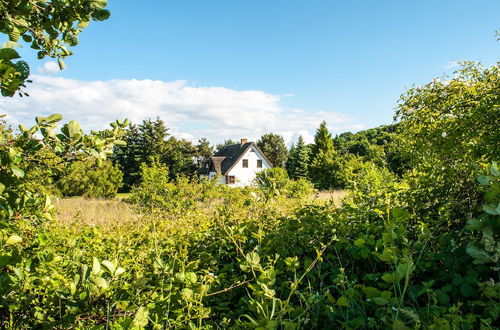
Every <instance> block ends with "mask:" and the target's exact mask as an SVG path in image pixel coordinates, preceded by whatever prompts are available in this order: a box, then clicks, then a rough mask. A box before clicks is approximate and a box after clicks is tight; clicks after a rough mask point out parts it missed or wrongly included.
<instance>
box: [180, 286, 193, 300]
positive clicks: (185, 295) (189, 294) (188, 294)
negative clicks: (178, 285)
mask: <svg viewBox="0 0 500 330" xmlns="http://www.w3.org/2000/svg"><path fill="white" fill-rule="evenodd" d="M181 297H182V299H184V300H185V301H190V300H191V299H192V298H193V290H191V289H189V288H184V289H182V290H181Z"/></svg>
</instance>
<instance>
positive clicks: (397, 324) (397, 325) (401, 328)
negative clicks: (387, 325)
mask: <svg viewBox="0 0 500 330" xmlns="http://www.w3.org/2000/svg"><path fill="white" fill-rule="evenodd" d="M407 329H410V328H408V327H407V326H406V324H404V322H403V321H401V320H394V322H392V330H407Z"/></svg>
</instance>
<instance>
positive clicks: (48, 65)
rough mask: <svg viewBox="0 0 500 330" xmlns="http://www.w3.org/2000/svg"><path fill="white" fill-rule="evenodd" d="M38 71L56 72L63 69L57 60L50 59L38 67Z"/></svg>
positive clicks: (42, 72) (43, 72)
mask: <svg viewBox="0 0 500 330" xmlns="http://www.w3.org/2000/svg"><path fill="white" fill-rule="evenodd" d="M36 71H37V72H38V73H40V74H56V73H59V71H61V70H60V69H59V65H58V64H57V63H56V62H53V61H48V62H45V63H44V64H43V65H42V66H41V67H38V68H37V70H36Z"/></svg>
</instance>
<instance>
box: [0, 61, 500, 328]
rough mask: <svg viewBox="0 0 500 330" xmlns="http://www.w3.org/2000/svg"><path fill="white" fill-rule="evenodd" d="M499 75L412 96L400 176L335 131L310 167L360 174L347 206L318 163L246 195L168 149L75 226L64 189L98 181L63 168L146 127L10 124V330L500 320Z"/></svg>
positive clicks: (1, 154) (3, 258)
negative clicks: (194, 173)
mask: <svg viewBox="0 0 500 330" xmlns="http://www.w3.org/2000/svg"><path fill="white" fill-rule="evenodd" d="M498 69H499V67H498V66H494V67H492V68H489V69H484V68H482V67H480V66H478V65H475V64H471V63H468V64H465V66H464V68H463V69H462V70H461V71H459V72H458V73H457V76H456V77H455V78H453V79H449V80H448V81H443V82H441V81H438V80H435V81H433V82H431V83H429V84H427V85H426V86H424V87H416V88H414V89H411V90H409V91H408V92H407V93H406V94H405V95H404V96H403V97H402V99H401V102H400V106H399V109H398V111H397V113H396V120H397V121H398V124H397V131H396V132H395V133H394V134H395V135H394V136H393V138H392V139H393V140H392V141H393V143H395V145H394V148H396V146H397V148H396V149H395V151H394V155H395V157H391V158H390V159H392V160H398V159H399V160H403V159H404V160H405V165H404V166H398V171H399V173H395V172H391V171H390V170H389V169H388V168H385V167H381V166H379V165H377V164H376V163H377V161H376V157H375V158H372V160H367V158H366V157H368V155H370V153H367V154H366V155H365V156H358V155H356V156H349V155H345V157H340V155H339V154H337V152H336V151H335V150H334V149H333V147H332V146H333V145H334V140H333V139H332V138H331V137H328V134H326V133H327V132H326V131H325V130H323V131H321V130H320V133H322V134H318V136H319V137H321V136H323V137H325V136H326V137H327V139H326V140H325V139H319V140H318V143H317V145H316V146H317V147H318V148H317V150H315V151H314V152H316V153H317V155H316V156H315V161H313V163H311V169H310V170H311V172H310V173H314V175H317V177H318V178H321V179H325V180H327V181H328V182H329V181H332V182H334V181H335V180H344V182H345V184H346V186H348V187H349V189H350V193H349V195H348V196H347V197H345V198H344V199H343V202H342V205H340V206H339V205H335V204H334V203H315V202H314V200H313V201H311V198H310V196H311V191H312V186H311V184H310V183H309V182H308V181H307V180H306V179H305V178H304V177H302V176H301V175H299V174H300V173H302V170H303V168H302V167H301V165H300V162H296V163H294V166H296V167H295V168H298V169H299V170H298V171H297V172H294V173H295V174H297V176H296V177H293V176H292V177H293V178H294V179H295V178H296V179H297V180H291V179H289V178H288V174H287V172H286V171H285V170H284V169H280V168H277V169H272V170H270V171H266V172H261V174H259V176H258V180H257V183H258V187H255V188H238V189H231V188H228V187H227V186H224V185H217V184H216V181H202V182H197V181H196V180H190V179H189V178H186V177H182V176H176V178H175V179H172V177H171V175H170V173H169V169H170V168H169V167H168V166H167V165H165V164H164V163H162V162H159V161H158V160H155V159H152V160H151V161H150V162H149V163H147V164H143V165H142V166H141V167H140V177H141V181H140V183H139V184H137V185H134V186H133V187H132V191H131V193H130V194H129V195H128V196H127V197H126V198H125V202H124V201H101V202H100V203H101V204H102V205H99V203H96V204H95V213H94V214H95V219H89V218H83V217H82V213H79V212H78V206H77V205H74V204H73V205H71V200H64V201H61V202H59V203H68V204H69V205H68V207H67V208H66V209H68V208H69V209H71V211H73V212H74V213H73V214H66V216H65V217H66V218H67V217H74V219H75V220H74V221H57V218H56V219H54V205H53V204H52V203H51V201H50V198H49V196H51V195H53V194H54V191H55V190H56V189H57V187H58V186H59V187H64V189H69V190H74V191H77V190H78V189H80V188H79V186H74V185H72V180H66V181H58V182H59V183H57V182H54V181H53V180H52V178H56V177H57V175H58V173H70V174H71V176H73V175H76V176H77V175H78V173H79V171H80V170H79V168H82V166H85V165H82V164H88V163H90V162H91V163H95V164H97V165H98V166H99V165H101V164H105V161H104V159H105V158H106V156H107V155H109V154H110V153H111V150H112V149H113V148H116V146H117V145H118V146H119V145H123V142H122V140H121V139H122V138H123V136H124V134H125V133H124V129H125V128H126V127H127V126H128V122H126V121H125V122H121V121H117V122H115V123H113V124H112V127H111V129H108V130H105V131H102V132H92V133H91V134H90V135H85V134H84V133H83V131H82V130H81V129H80V127H79V125H78V123H76V122H74V121H72V122H69V123H67V124H65V125H64V126H63V127H62V129H61V131H60V132H57V133H56V131H55V130H56V125H57V123H58V121H60V120H61V118H60V116H59V115H53V116H50V117H37V118H36V122H37V124H36V125H35V126H33V127H32V128H29V129H28V128H25V127H23V126H21V127H20V130H21V133H19V134H15V133H14V132H12V131H11V130H10V129H9V127H8V126H7V124H6V123H2V125H0V160H1V163H0V165H1V170H2V175H1V176H0V326H2V327H5V328H40V327H43V328H68V327H76V328H113V329H140V328H168V327H172V328H227V327H230V328H240V329H244V328H261V329H266V328H267V329H274V328H287V329H288V328H290V329H293V328H318V329H321V328H380V329H386V328H393V329H407V328H431V329H476V328H484V329H494V328H496V325H497V324H498V318H499V314H500V303H499V300H500V285H499V280H500V279H499V276H500V274H499V257H500V243H499V239H498V235H499V230H500V170H499V168H498V164H497V163H496V162H495V161H496V160H498V159H499V158H500V157H499V156H500V151H499V144H498V127H500V125H499V124H500V122H499V121H500V116H499V109H500V92H499V91H500V75H499V71H498ZM320 141H323V142H324V143H323V142H321V143H320ZM336 143H337V145H340V146H342V145H343V146H344V147H342V148H343V150H349V149H350V148H351V147H352V146H353V145H356V143H357V142H355V139H354V140H353V139H349V138H346V139H343V140H338V139H337V141H336ZM320 144H321V145H323V146H324V148H320V147H319V146H320ZM353 148H354V147H353ZM391 148H392V147H391ZM375 149H378V148H375ZM352 150H357V147H356V148H354V149H352ZM391 152H393V151H391ZM347 153H348V152H345V154H347ZM298 154H300V152H299V153H298ZM332 155H337V156H339V157H337V158H334V159H333V158H331V156H332ZM386 155H388V154H386ZM370 157H371V156H370ZM385 159H386V160H387V159H389V158H385ZM382 160H383V159H382ZM106 166H109V168H111V167H113V165H111V164H109V163H108V165H106ZM113 171H114V170H113ZM93 178H94V179H95V180H97V181H96V182H98V180H99V179H101V178H102V176H99V175H94V176H93ZM327 181H324V182H327ZM318 182H321V181H318ZM97 188H99V187H97ZM125 203H127V204H125ZM59 205H61V204H59ZM99 208H101V210H102V209H103V208H105V209H107V210H112V209H115V211H114V212H113V216H111V217H109V219H104V218H101V216H102V214H103V213H102V212H101V211H99ZM125 210H127V211H125ZM89 211H92V210H89ZM117 213H119V214H118V215H119V217H117ZM86 214H88V213H86Z"/></svg>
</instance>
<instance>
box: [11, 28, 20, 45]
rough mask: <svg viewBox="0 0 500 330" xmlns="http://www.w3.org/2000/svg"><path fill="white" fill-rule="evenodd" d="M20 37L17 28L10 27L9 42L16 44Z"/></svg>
mask: <svg viewBox="0 0 500 330" xmlns="http://www.w3.org/2000/svg"><path fill="white" fill-rule="evenodd" d="M20 37H21V31H19V29H18V28H17V27H12V30H11V31H10V32H9V41H13V42H17V41H18V40H19V38H20Z"/></svg>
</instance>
